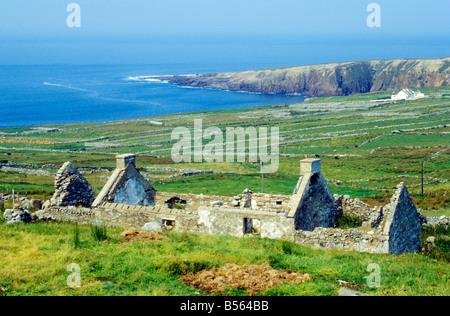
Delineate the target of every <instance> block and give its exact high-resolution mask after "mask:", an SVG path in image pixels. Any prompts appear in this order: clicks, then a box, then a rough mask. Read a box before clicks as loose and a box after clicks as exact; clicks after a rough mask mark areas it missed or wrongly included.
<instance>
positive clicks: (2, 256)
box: [0, 223, 450, 296]
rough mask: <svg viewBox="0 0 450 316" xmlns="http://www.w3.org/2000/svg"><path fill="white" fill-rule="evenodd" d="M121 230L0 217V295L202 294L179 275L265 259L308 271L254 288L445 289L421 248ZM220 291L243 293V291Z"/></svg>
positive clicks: (444, 265)
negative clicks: (373, 282)
mask: <svg viewBox="0 0 450 316" xmlns="http://www.w3.org/2000/svg"><path fill="white" fill-rule="evenodd" d="M121 232H122V230H120V229H108V230H107V231H106V235H107V239H106V241H103V242H99V241H98V240H97V239H95V238H94V237H93V235H92V228H91V227H87V226H75V225H69V224H55V223H53V224H32V225H24V224H19V225H4V224H0V267H1V268H0V295H8V296H17V295H25V296H26V295H33V296H35V295H74V296H78V295H80V296H81V295H92V296H97V295H101V296H107V295H164V296H166V295H171V296H172V295H176V296H179V295H183V296H184V295H187V296H198V295H208V292H205V291H202V290H199V289H196V288H194V287H191V286H188V285H186V284H184V283H183V282H182V279H181V277H182V276H183V275H187V274H193V273H196V272H198V271H201V270H204V269H211V268H214V267H221V266H223V265H225V264H226V263H234V264H238V265H249V264H264V263H268V264H270V265H271V266H272V267H273V268H275V269H278V270H282V271H288V272H289V271H293V272H296V271H301V272H303V273H308V274H310V275H312V277H313V281H308V282H305V283H303V284H283V285H280V286H278V287H272V288H270V289H269V290H267V291H265V292H264V293H257V295H269V296H274V295H277V296H280V295H289V296H298V295H309V296H310V295H337V293H338V291H339V290H340V289H342V288H343V287H348V288H350V289H354V290H355V289H356V290H358V291H360V292H363V293H365V294H367V295H430V296H435V295H442V296H444V295H449V294H450V292H449V288H450V287H449V285H450V284H449V282H450V280H449V275H450V270H449V265H448V262H446V261H443V260H436V259H431V258H429V257H425V256H422V255H402V256H392V255H376V254H367V253H357V252H344V251H327V250H322V249H313V248H308V247H304V246H300V245H296V244H293V243H290V242H285V241H276V240H269V239H260V238H254V237H250V238H234V237H225V236H209V235H197V234H187V233H177V232H166V233H165V234H166V236H167V237H168V238H167V239H164V240H160V241H138V242H133V243H123V239H121V238H119V237H118V235H119V234H120V233H121ZM73 263H75V264H77V265H78V266H79V268H80V287H79V288H71V287H69V286H68V285H67V281H68V280H72V279H71V274H72V273H73V271H74V270H71V269H69V271H67V268H68V267H69V265H70V264H73ZM373 263H375V264H378V265H379V267H380V287H369V286H368V283H367V281H366V280H367V277H368V276H369V275H370V273H371V272H370V271H368V266H369V265H370V264H373ZM342 281H344V282H347V283H343V282H342ZM1 289H2V290H1ZM222 294H228V295H230V294H231V295H246V290H245V289H232V288H230V289H227V290H226V291H225V292H224V293H222Z"/></svg>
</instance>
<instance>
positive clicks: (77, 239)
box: [72, 225, 81, 249]
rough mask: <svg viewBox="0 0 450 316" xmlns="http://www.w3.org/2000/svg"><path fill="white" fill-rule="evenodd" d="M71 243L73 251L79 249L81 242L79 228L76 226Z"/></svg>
mask: <svg viewBox="0 0 450 316" xmlns="http://www.w3.org/2000/svg"><path fill="white" fill-rule="evenodd" d="M72 243H73V247H74V248H75V249H77V248H81V240H80V228H79V227H78V225H76V226H75V228H74V230H73V233H72Z"/></svg>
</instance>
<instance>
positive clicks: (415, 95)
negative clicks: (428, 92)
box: [391, 89, 425, 101]
mask: <svg viewBox="0 0 450 316" xmlns="http://www.w3.org/2000/svg"><path fill="white" fill-rule="evenodd" d="M424 97H425V94H423V93H422V92H420V91H412V90H411V89H403V90H402V91H400V92H399V93H397V94H393V95H392V97H391V99H392V100H393V101H399V100H413V99H419V98H424Z"/></svg>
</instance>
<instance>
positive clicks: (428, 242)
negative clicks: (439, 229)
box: [427, 236, 436, 247]
mask: <svg viewBox="0 0 450 316" xmlns="http://www.w3.org/2000/svg"><path fill="white" fill-rule="evenodd" d="M435 242H436V237H434V236H430V237H428V238H427V244H431V245H432V246H433V247H436V243H435Z"/></svg>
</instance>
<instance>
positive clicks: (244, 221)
mask: <svg viewBox="0 0 450 316" xmlns="http://www.w3.org/2000/svg"><path fill="white" fill-rule="evenodd" d="M45 215H46V216H51V217H52V218H53V219H55V220H58V221H68V222H77V223H80V224H86V225H91V224H93V223H98V222H101V223H104V224H105V225H107V226H112V227H125V228H130V227H135V228H136V227H137V228H141V227H143V226H144V225H145V224H147V223H157V224H158V225H160V226H164V225H166V226H170V227H171V229H176V230H180V231H188V232H199V233H207V234H212V235H230V236H237V237H243V236H245V235H258V236H261V237H262V238H265V237H267V238H273V239H289V240H293V236H294V227H293V222H292V219H288V218H286V217H285V216H284V215H283V214H277V213H270V212H260V211H252V210H250V209H236V208H229V207H200V209H198V210H186V209H170V208H168V207H167V206H166V205H156V206H154V207H145V206H132V205H124V204H116V203H104V204H102V205H100V206H99V208H97V209H89V208H76V207H54V206H51V207H49V208H47V209H46V210H45Z"/></svg>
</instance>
